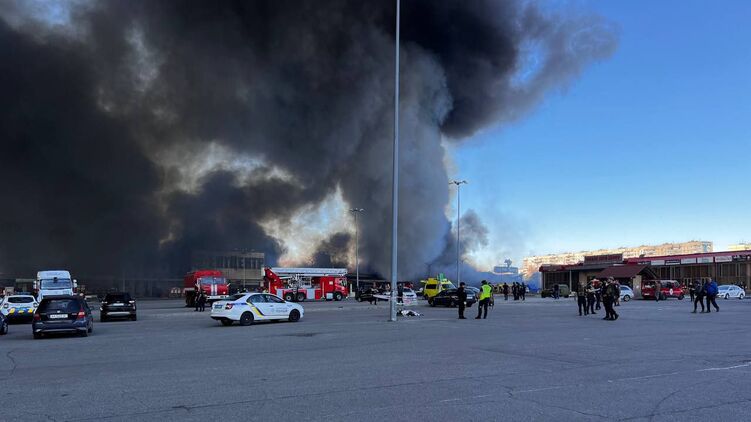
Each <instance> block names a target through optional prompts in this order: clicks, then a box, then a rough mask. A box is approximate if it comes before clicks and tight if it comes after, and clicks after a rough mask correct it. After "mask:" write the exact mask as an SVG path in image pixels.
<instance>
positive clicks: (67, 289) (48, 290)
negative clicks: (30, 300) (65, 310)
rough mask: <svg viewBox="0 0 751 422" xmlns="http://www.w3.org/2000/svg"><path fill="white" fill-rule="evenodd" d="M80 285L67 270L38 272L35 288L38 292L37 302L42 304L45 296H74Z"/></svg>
mask: <svg viewBox="0 0 751 422" xmlns="http://www.w3.org/2000/svg"><path fill="white" fill-rule="evenodd" d="M77 285H78V283H77V282H76V280H73V279H72V278H71V277H70V272H68V271H66V270H48V271H39V272H37V279H36V282H35V283H34V287H35V288H36V290H37V301H39V302H41V301H42V298H44V297H45V296H59V295H71V296H72V295H73V294H74V293H73V292H74V291H75V290H74V289H75V288H76V287H78V286H77Z"/></svg>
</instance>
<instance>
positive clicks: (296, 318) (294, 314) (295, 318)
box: [289, 309, 300, 322]
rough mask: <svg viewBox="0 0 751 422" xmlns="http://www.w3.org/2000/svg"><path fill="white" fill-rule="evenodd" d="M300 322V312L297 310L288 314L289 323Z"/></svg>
mask: <svg viewBox="0 0 751 422" xmlns="http://www.w3.org/2000/svg"><path fill="white" fill-rule="evenodd" d="M299 320H300V311H298V310H297V309H293V310H292V312H290V313H289V322H297V321H299Z"/></svg>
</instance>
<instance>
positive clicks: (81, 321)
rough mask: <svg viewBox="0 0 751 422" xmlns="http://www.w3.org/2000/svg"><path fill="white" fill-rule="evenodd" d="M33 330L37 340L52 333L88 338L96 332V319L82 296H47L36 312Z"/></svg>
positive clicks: (32, 325) (32, 323)
mask: <svg viewBox="0 0 751 422" xmlns="http://www.w3.org/2000/svg"><path fill="white" fill-rule="evenodd" d="M31 330H32V332H33V334H34V338H35V339H39V338H42V337H43V336H45V335H46V334H51V333H75V334H78V335H80V336H82V337H86V336H88V335H89V334H91V333H92V332H93V331H94V318H92V316H91V308H89V304H88V303H86V301H85V300H84V299H83V298H82V297H81V296H45V297H44V299H42V301H41V302H39V306H38V307H37V310H36V312H34V319H33V320H32V322H31Z"/></svg>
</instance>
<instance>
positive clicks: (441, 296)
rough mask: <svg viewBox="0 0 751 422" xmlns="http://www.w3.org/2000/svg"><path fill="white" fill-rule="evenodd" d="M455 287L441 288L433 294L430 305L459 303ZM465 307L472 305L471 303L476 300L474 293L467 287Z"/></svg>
mask: <svg viewBox="0 0 751 422" xmlns="http://www.w3.org/2000/svg"><path fill="white" fill-rule="evenodd" d="M456 290H457V289H446V290H441V291H440V292H439V293H438V294H437V295H435V296H433V298H432V299H431V300H430V306H439V305H440V306H457V305H458V304H459V296H458V295H457V294H456ZM466 292H467V307H468V308H470V307H472V304H473V303H475V302H477V296H476V295H475V293H474V292H473V291H472V290H470V289H467V290H466Z"/></svg>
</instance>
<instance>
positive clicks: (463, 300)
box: [456, 281, 467, 319]
mask: <svg viewBox="0 0 751 422" xmlns="http://www.w3.org/2000/svg"><path fill="white" fill-rule="evenodd" d="M464 286H465V284H464V282H463V281H462V282H461V283H459V288H458V289H457V290H456V298H457V300H459V303H458V304H457V306H458V307H459V319H467V318H464V307H465V306H467V291H466V290H465V289H464Z"/></svg>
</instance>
